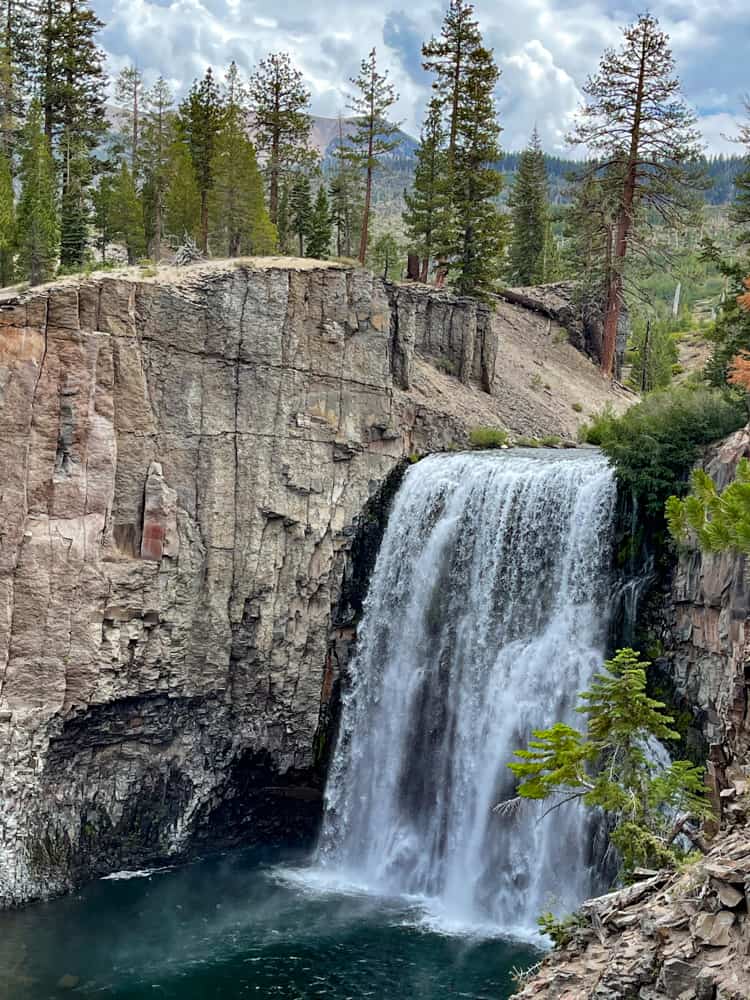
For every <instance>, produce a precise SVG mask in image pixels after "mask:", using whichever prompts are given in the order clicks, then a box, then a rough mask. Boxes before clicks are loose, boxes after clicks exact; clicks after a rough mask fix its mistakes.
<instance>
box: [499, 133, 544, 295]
mask: <svg viewBox="0 0 750 1000" xmlns="http://www.w3.org/2000/svg"><path fill="white" fill-rule="evenodd" d="M547 201H548V191H547V169H546V166H545V163H544V153H543V152H542V144H541V142H540V139H539V133H538V132H537V130H536V128H535V129H534V131H533V132H532V134H531V141H530V143H529V146H528V148H527V149H526V150H524V152H523V153H522V154H521V158H520V161H519V164H518V172H517V173H516V178H515V181H514V182H513V188H512V190H511V192H510V196H509V198H508V204H509V206H510V216H511V235H510V246H509V250H508V280H509V281H511V282H512V283H514V284H517V285H534V284H537V283H539V282H542V281H544V280H545V273H544V272H545V271H546V268H545V247H546V246H547V244H548V241H550V240H551V232H550V231H549V220H548V209H547ZM540 265H541V267H540Z"/></svg>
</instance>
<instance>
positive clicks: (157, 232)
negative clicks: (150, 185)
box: [154, 191, 161, 267]
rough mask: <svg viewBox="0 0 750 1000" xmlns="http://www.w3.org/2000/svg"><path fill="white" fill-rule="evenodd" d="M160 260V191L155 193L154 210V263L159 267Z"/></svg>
mask: <svg viewBox="0 0 750 1000" xmlns="http://www.w3.org/2000/svg"><path fill="white" fill-rule="evenodd" d="M160 260H161V191H157V192H156V206H155V210H154V263H155V264H156V266H157V267H158V266H159V262H160Z"/></svg>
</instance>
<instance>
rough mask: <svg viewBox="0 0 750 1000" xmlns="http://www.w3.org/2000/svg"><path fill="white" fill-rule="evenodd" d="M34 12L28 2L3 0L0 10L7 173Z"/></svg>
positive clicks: (0, 113)
mask: <svg viewBox="0 0 750 1000" xmlns="http://www.w3.org/2000/svg"><path fill="white" fill-rule="evenodd" d="M34 30H35V9H34V8H33V7H32V5H31V3H29V2H28V0H3V3H2V7H1V8H0V152H1V153H3V154H4V155H5V156H6V157H7V159H8V165H9V168H10V171H11V173H13V167H14V162H15V155H16V151H17V146H18V142H19V139H20V136H21V133H22V130H23V121H24V115H25V111H26V107H25V105H26V101H25V97H26V94H27V93H29V92H30V90H31V81H32V75H33V70H34Z"/></svg>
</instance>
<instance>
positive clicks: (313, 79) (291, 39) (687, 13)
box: [93, 0, 750, 155]
mask: <svg viewBox="0 0 750 1000" xmlns="http://www.w3.org/2000/svg"><path fill="white" fill-rule="evenodd" d="M401 2H403V0H401ZM93 7H94V9H95V10H96V12H97V14H98V15H99V17H100V18H101V19H102V20H103V21H104V22H105V24H106V29H105V30H104V32H103V34H102V36H101V42H102V44H103V46H104V48H105V50H106V52H107V56H108V61H109V68H110V70H111V71H112V72H113V73H116V72H117V71H118V70H119V69H121V68H122V67H123V66H125V65H128V64H130V63H132V62H135V64H136V65H137V66H139V68H140V69H142V70H143V72H144V75H145V77H146V82H147V83H151V82H152V81H153V80H154V79H155V78H156V76H158V75H159V74H163V75H164V76H165V77H166V78H167V79H168V80H169V81H170V82H171V84H172V86H173V88H174V90H175V92H176V93H177V95H178V96H180V95H181V94H182V93H184V92H185V90H186V89H187V87H188V86H189V85H190V83H191V82H192V80H193V79H194V78H195V77H197V76H201V75H202V74H203V72H204V71H205V68H206V66H207V65H209V64H211V65H212V66H213V67H214V69H218V70H219V71H223V70H224V69H225V68H226V67H227V66H228V65H229V63H230V62H231V61H232V59H234V60H235V61H236V62H237V65H238V66H239V68H240V70H242V71H243V72H245V73H249V72H250V71H251V70H252V68H253V66H254V65H255V63H257V61H258V60H259V59H260V58H262V57H263V55H265V54H266V53H268V52H280V51H286V52H289V53H290V55H291V56H292V59H293V61H294V62H295V64H296V65H297V66H298V67H299V68H300V69H301V70H302V72H303V73H304V76H305V80H306V82H307V85H308V87H309V88H310V91H311V94H312V100H311V110H312V112H313V114H317V115H326V116H335V115H336V114H338V112H339V111H343V112H344V113H346V107H347V98H348V95H349V94H350V93H351V87H350V84H349V79H350V77H352V76H354V75H355V74H356V72H357V70H358V68H359V63H360V61H361V59H362V58H363V57H364V56H365V55H366V54H367V52H368V51H369V49H370V48H372V46H373V45H374V46H375V47H376V49H377V52H378V61H379V63H380V64H381V65H382V66H384V67H387V69H388V71H389V75H390V78H391V80H392V81H393V83H394V84H395V86H396V89H397V91H398V93H399V100H398V104H397V105H396V109H395V115H394V117H396V118H397V119H399V120H401V121H402V122H403V128H404V129H405V131H407V132H410V133H411V134H413V135H418V134H419V126H420V121H421V117H422V112H423V110H424V106H425V102H426V100H427V98H428V96H429V92H430V77H429V75H428V74H426V73H424V72H423V70H422V68H421V60H420V46H421V44H422V41H423V39H425V38H429V37H430V36H431V35H433V34H437V33H438V32H439V30H440V24H441V21H442V17H443V13H444V5H443V4H441V3H434V2H430V0H410V2H409V3H408V4H405V5H403V6H400V5H399V0H394V2H393V3H392V4H391V0H385V2H384V3H372V2H371V0H367V2H366V0H318V2H317V3H312V2H311V0H93ZM642 9H643V7H642V4H641V3H632V2H630V0H620V2H613V0H599V2H592V0H583V2H576V0H510V2H508V0H506V2H502V0H476V2H475V10H476V14H477V18H478V20H479V24H480V28H481V29H482V32H483V35H484V39H485V42H486V44H488V45H490V46H491V47H492V48H493V49H494V51H495V58H496V60H497V63H498V65H499V67H500V70H501V74H502V75H501V77H500V82H499V84H498V88H497V109H498V114H499V119H500V123H501V125H502V126H503V130H504V131H503V134H502V136H501V142H502V145H503V147H504V148H505V149H506V150H509V151H510V150H518V149H521V148H523V147H524V146H525V145H526V143H527V141H528V136H529V133H530V132H531V129H532V128H533V126H534V125H535V124H536V126H537V128H538V130H539V133H540V135H541V137H542V142H543V145H544V147H545V149H546V150H547V151H548V152H550V153H559V154H562V155H565V154H566V152H567V149H566V146H565V138H564V137H565V134H566V132H567V130H568V129H569V127H570V124H571V121H572V117H573V115H574V113H575V110H576V107H577V106H578V105H579V103H580V101H581V96H582V95H581V87H582V85H583V84H584V82H585V80H586V77H587V75H588V74H589V73H591V72H593V71H594V70H595V69H596V66H597V63H598V60H599V57H600V55H601V53H602V51H603V50H604V49H605V48H606V47H608V46H612V45H614V46H616V45H617V44H618V42H619V39H620V37H621V36H620V32H621V29H622V27H623V26H624V25H625V24H627V23H629V22H631V21H633V20H634V19H635V18H636V17H637V15H638V13H639V12H640V11H641V10H642ZM650 9H651V13H653V14H655V15H656V16H657V17H658V18H659V20H660V22H661V25H662V27H663V28H664V29H665V30H666V31H667V32H668V33H669V35H670V37H671V39H672V49H673V52H674V56H675V60H676V63H677V72H678V74H679V76H680V78H681V80H682V81H683V88H684V93H685V96H686V97H687V99H688V101H689V102H690V103H691V105H692V106H693V107H694V109H695V110H696V112H697V113H698V115H699V120H700V126H701V129H702V132H703V136H704V140H705V145H706V149H707V152H709V153H720V152H724V153H732V152H734V153H737V152H739V151H740V147H738V146H736V145H733V144H732V143H731V142H730V141H729V139H728V138H727V137H728V136H732V135H734V134H736V132H737V123H738V121H740V120H741V119H742V117H743V95H746V94H747V93H748V92H750V65H748V63H749V62H750V60H748V54H749V44H750V43H749V39H750V3H749V2H748V0H679V2H673V0H659V2H654V3H653V5H652V6H651V8H650Z"/></svg>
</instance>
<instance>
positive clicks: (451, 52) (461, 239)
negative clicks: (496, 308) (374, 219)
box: [422, 0, 505, 296]
mask: <svg viewBox="0 0 750 1000" xmlns="http://www.w3.org/2000/svg"><path fill="white" fill-rule="evenodd" d="M422 56H423V66H424V68H425V69H427V70H430V71H431V72H433V73H434V74H435V80H434V82H433V89H434V91H435V94H436V99H437V102H438V104H439V106H440V108H441V110H442V112H443V115H444V117H445V119H446V124H447V137H448V138H447V145H446V156H447V183H448V185H449V189H450V191H451V206H452V210H453V215H454V219H453V220H451V222H452V224H455V230H454V234H453V236H452V238H451V241H450V244H449V245H448V246H446V247H445V248H444V253H443V254H442V255H441V256H442V258H443V262H442V263H441V265H440V267H439V282H440V281H441V280H442V275H443V274H444V271H445V269H446V263H445V261H446V260H450V261H451V267H452V268H453V270H454V271H455V279H454V280H455V284H456V287H457V289H458V290H459V291H460V292H461V293H462V294H465V295H478V296H484V295H486V294H487V293H488V292H489V291H490V290H491V288H492V286H493V283H494V279H495V276H496V275H497V273H498V270H499V266H500V258H501V256H502V252H503V247H504V236H505V234H504V224H503V219H502V217H501V216H500V214H499V213H498V211H497V209H496V206H495V202H496V200H497V198H498V196H499V194H500V191H501V189H502V178H501V176H500V174H499V172H498V171H497V170H495V169H494V165H495V163H496V162H497V160H498V159H499V158H500V147H499V142H498V139H499V135H500V126H499V125H498V123H497V117H496V114H495V106H494V97H493V93H494V88H495V84H496V83H497V80H498V77H499V75H500V74H499V71H498V69H497V66H496V65H495V61H494V58H493V55H492V52H491V51H490V50H489V49H487V48H486V47H485V46H484V45H483V43H482V36H481V33H480V31H479V25H478V24H477V21H476V18H475V17H474V8H473V6H472V5H471V4H470V3H467V2H466V0H450V5H449V7H448V11H447V12H446V15H445V19H444V21H443V26H442V29H441V35H440V38H439V39H434V38H433V39H432V40H431V41H430V42H428V43H427V44H426V45H424V46H423V48H422Z"/></svg>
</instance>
